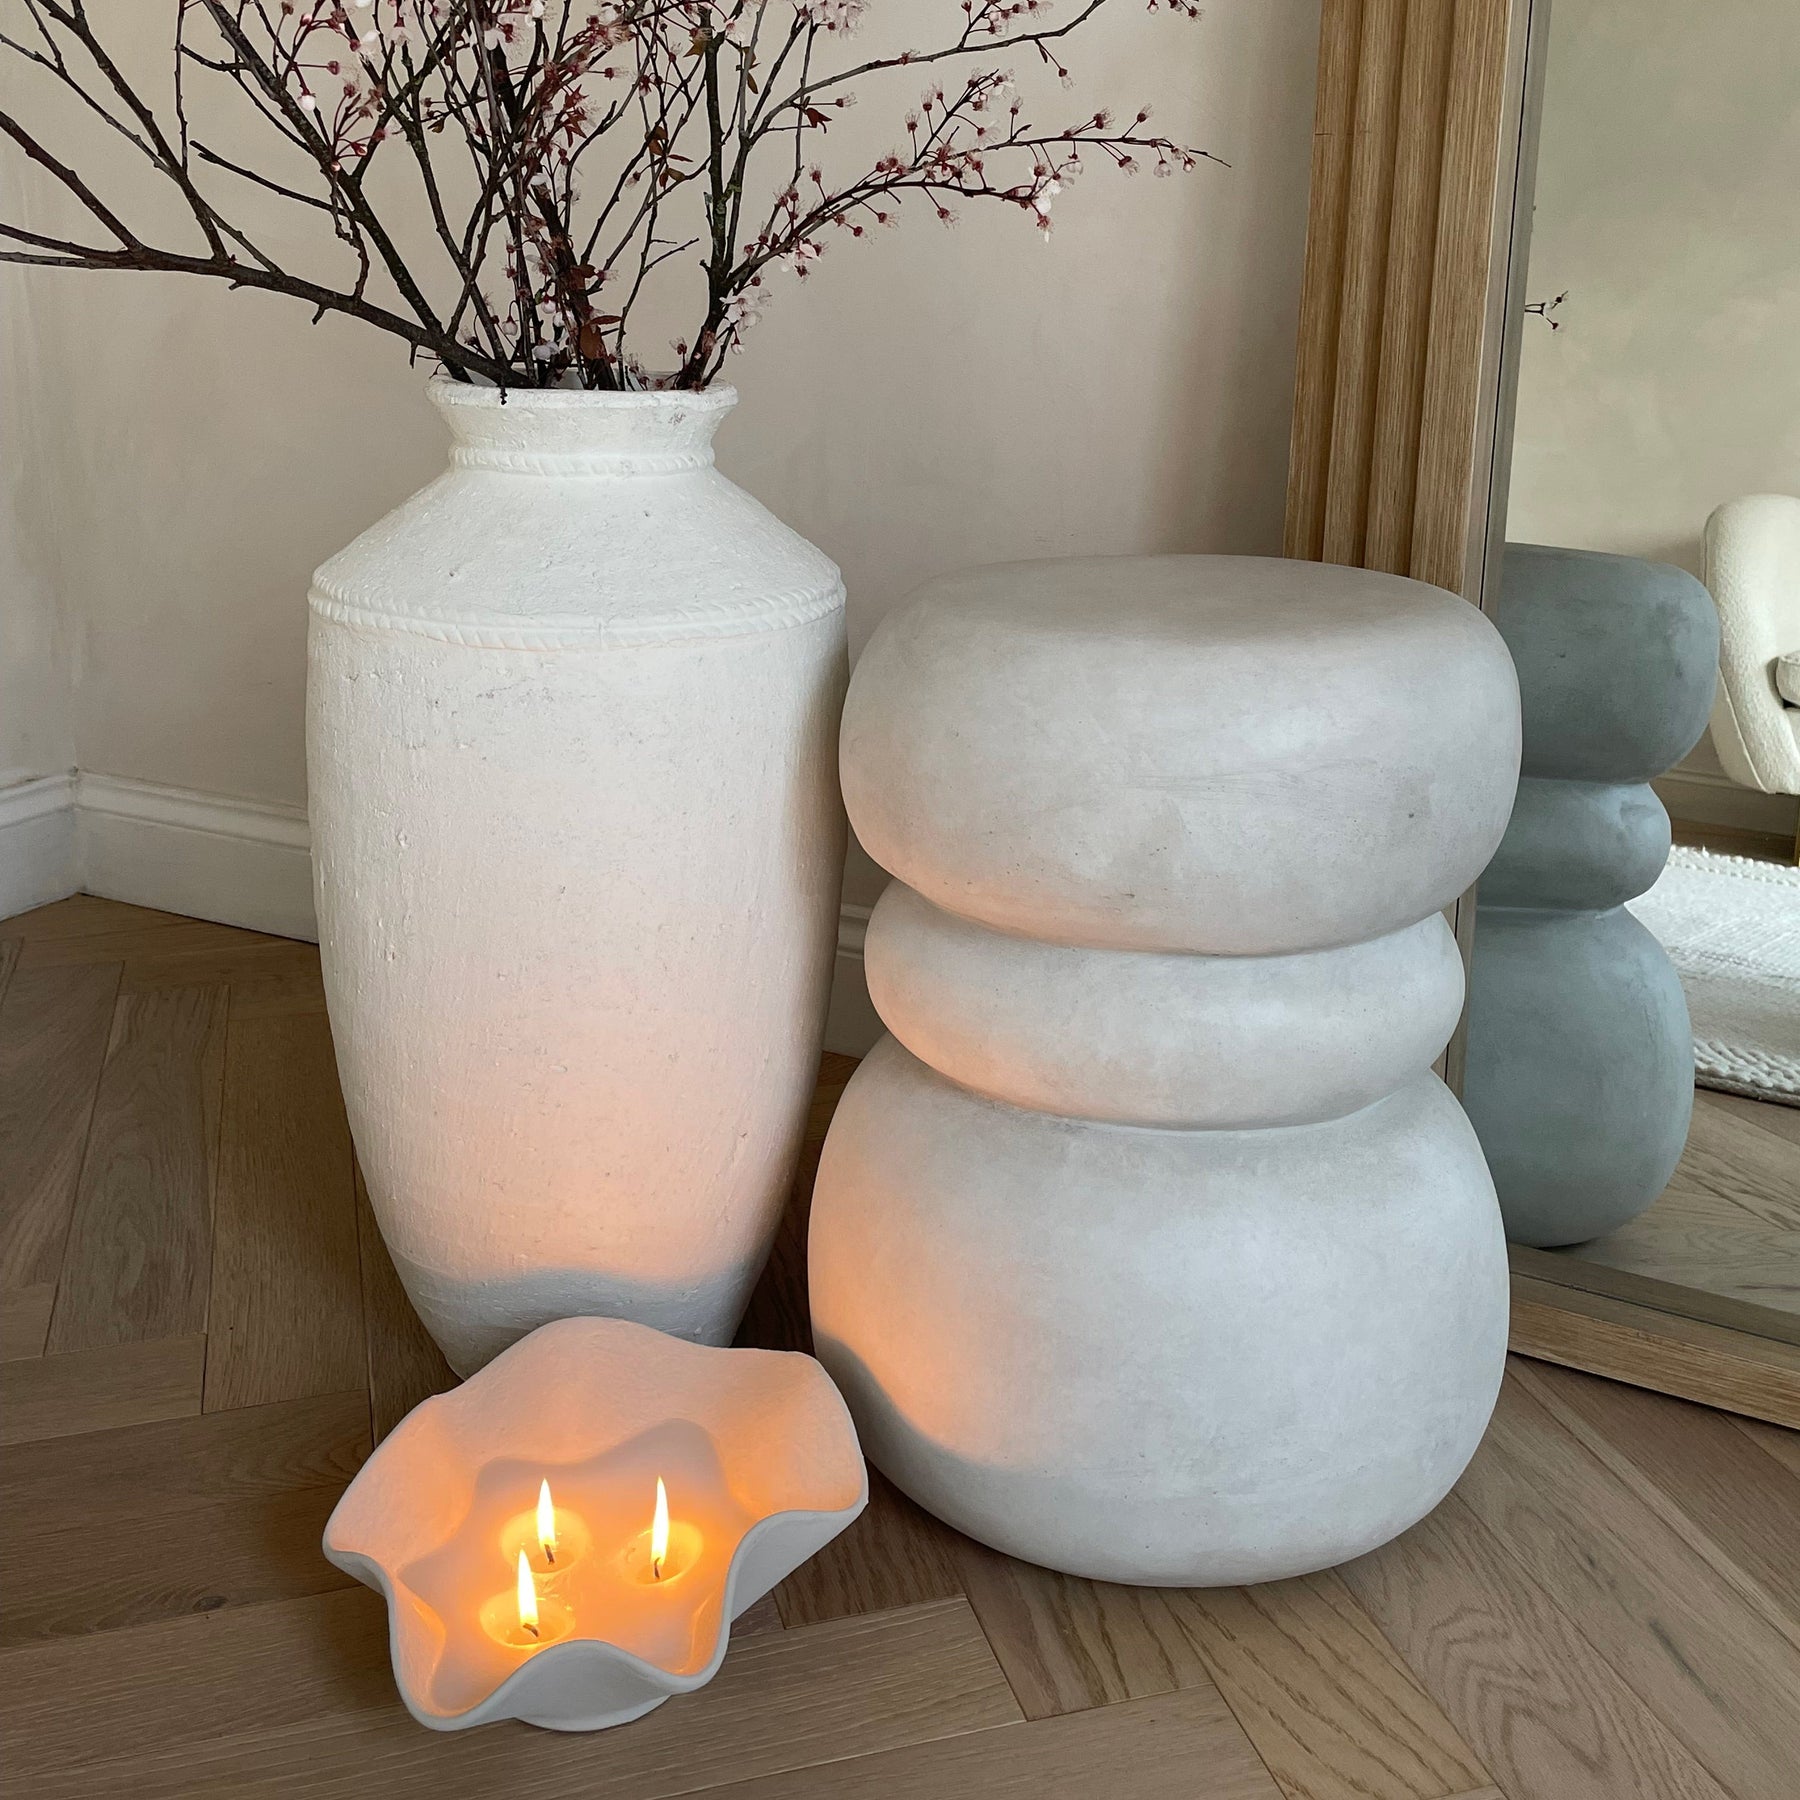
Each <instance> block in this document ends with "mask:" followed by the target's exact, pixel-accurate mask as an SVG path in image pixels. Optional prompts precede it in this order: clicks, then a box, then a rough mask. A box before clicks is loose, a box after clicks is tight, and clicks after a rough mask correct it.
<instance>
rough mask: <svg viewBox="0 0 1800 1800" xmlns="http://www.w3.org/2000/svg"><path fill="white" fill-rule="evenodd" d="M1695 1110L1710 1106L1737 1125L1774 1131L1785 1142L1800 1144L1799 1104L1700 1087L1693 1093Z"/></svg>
mask: <svg viewBox="0 0 1800 1800" xmlns="http://www.w3.org/2000/svg"><path fill="white" fill-rule="evenodd" d="M1694 1105H1695V1107H1696V1109H1698V1108H1700V1107H1703V1106H1704V1107H1710V1108H1711V1109H1712V1110H1713V1111H1714V1112H1716V1113H1722V1114H1724V1115H1725V1117H1726V1118H1729V1119H1735V1120H1737V1122H1738V1123H1739V1124H1740V1125H1754V1126H1755V1127H1756V1128H1757V1130H1758V1131H1769V1132H1773V1133H1774V1134H1775V1136H1776V1137H1778V1138H1783V1139H1785V1140H1786V1141H1787V1142H1788V1143H1790V1144H1794V1145H1800V1106H1777V1105H1776V1104H1775V1103H1774V1101H1772V1100H1751V1099H1749V1098H1747V1097H1746V1096H1745V1095H1743V1094H1720V1093H1715V1092H1714V1091H1713V1090H1712V1089H1711V1088H1701V1089H1700V1090H1699V1091H1698V1092H1697V1093H1696V1094H1695V1095H1694Z"/></svg>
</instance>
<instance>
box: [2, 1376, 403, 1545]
mask: <svg viewBox="0 0 1800 1800" xmlns="http://www.w3.org/2000/svg"><path fill="white" fill-rule="evenodd" d="M368 1453H369V1413H368V1401H367V1397H366V1396H365V1395H364V1394H363V1393H362V1392H361V1390H360V1389H359V1390H356V1391H354V1392H351V1393H344V1394H319V1395H315V1396H313V1397H312V1398H310V1399H306V1400H280V1401H277V1402H275V1403H274V1404H273V1405H271V1406H246V1407H240V1408H239V1409H238V1410H237V1411H235V1412H227V1413H209V1414H207V1415H205V1416H204V1417H201V1416H195V1417H190V1418H184V1419H170V1420H165V1421H162V1422H159V1423H157V1424H152V1425H132V1426H126V1427H124V1428H122V1429H120V1430H117V1431H92V1432H85V1433H83V1434H81V1435H80V1436H77V1437H60V1438H52V1439H48V1440H45V1441H42V1442H38V1443H33V1444H19V1445H15V1446H14V1447H13V1449H12V1450H11V1451H10V1452H9V1453H8V1455H7V1457H6V1459H5V1461H4V1462H3V1463H0V1529H4V1528H5V1527H6V1526H7V1525H8V1524H16V1525H17V1526H18V1527H19V1529H20V1530H22V1531H24V1532H25V1533H27V1534H29V1533H31V1532H33V1531H35V1530H38V1529H39V1528H47V1527H49V1526H51V1525H54V1524H56V1523H58V1522H59V1521H60V1522H65V1523H70V1524H74V1525H76V1526H78V1527H80V1529H82V1530H83V1531H87V1532H92V1533H95V1534H96V1535H98V1534H101V1533H105V1532H110V1531H113V1530H115V1529H117V1528H118V1527H119V1526H121V1525H125V1524H130V1523H131V1522H132V1521H134V1520H136V1519H139V1518H143V1517H146V1516H148V1517H152V1518H154V1517H156V1516H157V1515H159V1514H161V1513H163V1512H165V1511H170V1510H173V1509H176V1508H180V1507H187V1506H193V1505H205V1504H229V1503H236V1502H248V1501H252V1500H258V1499H263V1498H266V1497H267V1496H268V1495H271V1494H284V1493H289V1492H291V1491H292V1490H293V1489H295V1488H341V1487H342V1486H343V1485H344V1484H345V1483H346V1482H347V1481H349V1480H350V1478H351V1477H352V1476H353V1475H354V1474H355V1473H356V1471H357V1470H358V1469H359V1468H360V1467H361V1466H362V1463H363V1459H364V1458H365V1457H366V1456H367V1455H368Z"/></svg>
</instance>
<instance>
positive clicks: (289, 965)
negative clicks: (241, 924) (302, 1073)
mask: <svg viewBox="0 0 1800 1800" xmlns="http://www.w3.org/2000/svg"><path fill="white" fill-rule="evenodd" d="M219 981H223V982H227V983H229V984H230V987H231V1016H232V1017H233V1018H234V1019H272V1018H280V1017H283V1016H284V1015H286V1014H288V1013H301V1012H323V1011H324V1010H325V983H324V979H323V977H322V976H321V975H320V972H319V947H318V945H317V944H301V943H294V942H291V941H289V940H287V939H285V938H277V939H274V940H269V941H261V942H259V941H255V940H253V941H251V942H250V943H248V944H244V945H237V946H233V947H231V948H229V949H225V950H189V951H184V952H182V953H181V954H179V955H173V956H134V957H133V958H132V959H131V961H130V962H128V963H127V964H126V965H125V979H124V981H123V983H122V984H121V987H120V992H121V993H126V994H140V993H151V992H154V991H155V990H156V989H158V988H165V987H198V986H203V985H206V984H209V983H212V982H219Z"/></svg>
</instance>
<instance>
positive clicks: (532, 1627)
mask: <svg viewBox="0 0 1800 1800" xmlns="http://www.w3.org/2000/svg"><path fill="white" fill-rule="evenodd" d="M525 1629H526V1630H527V1631H529V1632H530V1633H531V1635H532V1636H533V1637H536V1636H537V1635H538V1628H537V1627H536V1626H535V1625H532V1624H526V1626H525Z"/></svg>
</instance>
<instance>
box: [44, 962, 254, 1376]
mask: <svg viewBox="0 0 1800 1800" xmlns="http://www.w3.org/2000/svg"><path fill="white" fill-rule="evenodd" d="M224 1074H225V989H224V988H223V987H198V988H165V989H162V990H159V991H157V992H155V993H148V994H127V995H122V996H121V997H120V1000H119V1003H118V1008H117V1011H116V1013H115V1015H114V1018H113V1030H112V1042H111V1045H110V1047H109V1049H108V1051H107V1058H106V1066H105V1068H104V1070H103V1071H102V1072H101V1076H100V1087H99V1092H98V1095H97V1097H96V1099H95V1101H94V1111H93V1117H92V1120H91V1122H90V1124H89V1127H88V1142H87V1154H86V1157H85V1158H84V1160H83V1162H82V1168H81V1183H80V1186H79V1188H78V1190H77V1193H76V1199H75V1210H74V1215H73V1217H72V1218H71V1220H70V1224H69V1232H68V1237H67V1240H66V1242H65V1245H64V1249H63V1259H62V1272H61V1276H60V1279H59V1282H58V1286H57V1293H56V1311H55V1314H54V1316H53V1317H52V1319H51V1321H50V1340H49V1348H50V1350H51V1351H52V1352H56V1351H65V1350H92V1349H97V1348H98V1347H99V1346H100V1345H102V1344H128V1343H135V1342H138V1341H140V1340H142V1339H145V1338H159V1337H187V1336H189V1335H191V1334H193V1333H195V1332H200V1331H204V1330H205V1329H206V1290H207V1282H208V1276H209V1271H210V1265H211V1255H212V1171H213V1157H214V1150H215V1146H216V1142H217V1136H218V1127H219V1095H220V1088H221V1085H222V1083H223V1080H224Z"/></svg>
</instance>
